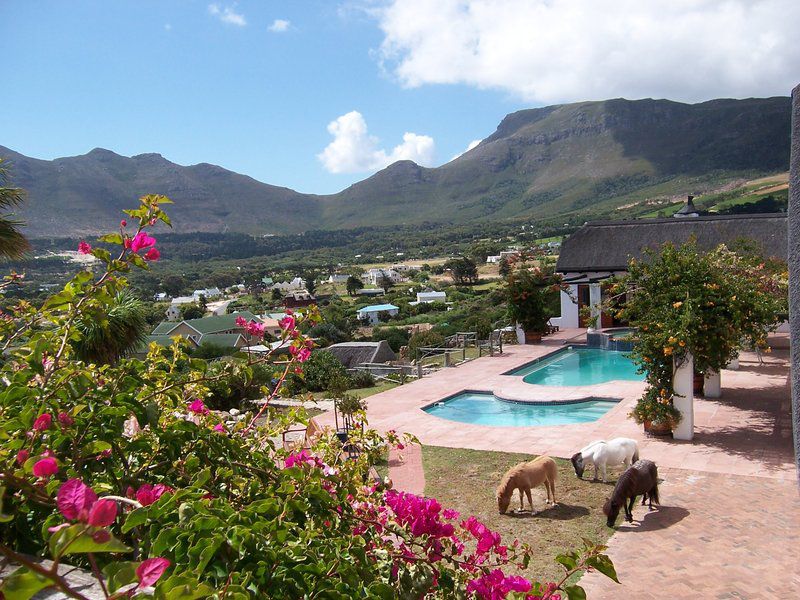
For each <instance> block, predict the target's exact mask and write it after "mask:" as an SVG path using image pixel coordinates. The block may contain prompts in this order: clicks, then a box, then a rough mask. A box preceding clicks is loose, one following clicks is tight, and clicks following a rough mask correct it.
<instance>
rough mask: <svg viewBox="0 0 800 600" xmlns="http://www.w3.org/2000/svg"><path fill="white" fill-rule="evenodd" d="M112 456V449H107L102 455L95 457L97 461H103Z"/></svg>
mask: <svg viewBox="0 0 800 600" xmlns="http://www.w3.org/2000/svg"><path fill="white" fill-rule="evenodd" d="M109 456H111V448H106V449H105V450H103V451H102V452H101V453H100V454H98V455H97V456H95V457H94V459H95V460H103V459H104V458H108V457H109Z"/></svg>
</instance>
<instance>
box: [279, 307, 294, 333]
mask: <svg viewBox="0 0 800 600" xmlns="http://www.w3.org/2000/svg"><path fill="white" fill-rule="evenodd" d="M295 323H296V322H295V320H294V317H293V316H291V315H290V314H289V312H288V311H287V312H286V316H285V317H283V318H282V319H281V320H280V321H278V325H279V326H280V328H281V329H283V330H284V331H291V330H292V329H294V328H295Z"/></svg>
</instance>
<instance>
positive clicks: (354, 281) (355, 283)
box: [345, 275, 363, 296]
mask: <svg viewBox="0 0 800 600" xmlns="http://www.w3.org/2000/svg"><path fill="white" fill-rule="evenodd" d="M345 287H346V288H347V293H348V294H350V295H351V296H355V295H356V292H358V290H360V289H361V288H362V287H363V286H362V285H361V280H360V279H359V278H358V277H356V276H355V275H350V276H349V277H348V278H347V283H346V284H345Z"/></svg>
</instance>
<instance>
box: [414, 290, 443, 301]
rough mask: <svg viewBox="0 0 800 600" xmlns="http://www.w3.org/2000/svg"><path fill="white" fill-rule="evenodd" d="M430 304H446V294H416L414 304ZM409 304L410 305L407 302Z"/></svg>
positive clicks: (430, 292)
mask: <svg viewBox="0 0 800 600" xmlns="http://www.w3.org/2000/svg"><path fill="white" fill-rule="evenodd" d="M431 302H447V292H434V291H429V292H417V301H416V303H415V304H430V303H431ZM409 304H411V303H410V302H409Z"/></svg>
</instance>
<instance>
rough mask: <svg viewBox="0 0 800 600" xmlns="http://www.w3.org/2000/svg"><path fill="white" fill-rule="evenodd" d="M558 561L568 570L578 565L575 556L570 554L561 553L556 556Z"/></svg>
mask: <svg viewBox="0 0 800 600" xmlns="http://www.w3.org/2000/svg"><path fill="white" fill-rule="evenodd" d="M556 562H559V563H561V564H562V565H564V567H566V569H567V571H571V570H572V569H574V568H575V567H576V566H577V565H578V561H576V560H575V558H574V557H573V556H571V555H569V554H559V555H558V556H556Z"/></svg>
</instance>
